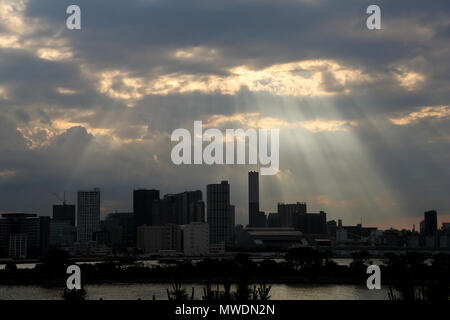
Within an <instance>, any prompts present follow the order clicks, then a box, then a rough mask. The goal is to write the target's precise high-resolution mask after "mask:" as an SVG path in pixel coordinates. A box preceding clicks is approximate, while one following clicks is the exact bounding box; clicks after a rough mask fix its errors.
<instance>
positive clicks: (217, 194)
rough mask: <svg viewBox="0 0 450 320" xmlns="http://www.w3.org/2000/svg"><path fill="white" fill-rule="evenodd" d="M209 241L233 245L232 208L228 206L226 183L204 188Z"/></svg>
mask: <svg viewBox="0 0 450 320" xmlns="http://www.w3.org/2000/svg"><path fill="white" fill-rule="evenodd" d="M206 193H207V194H206V201H207V208H206V211H207V216H208V224H209V239H210V243H212V244H220V243H224V244H226V245H227V246H233V244H234V238H233V233H234V214H235V213H234V206H232V205H230V185H229V184H228V181H222V182H221V183H220V184H208V185H207V186H206Z"/></svg>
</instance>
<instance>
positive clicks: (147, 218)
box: [133, 189, 159, 227]
mask: <svg viewBox="0 0 450 320" xmlns="http://www.w3.org/2000/svg"><path fill="white" fill-rule="evenodd" d="M155 200H159V190H155V189H151V190H148V189H138V190H134V191H133V214H134V221H135V223H136V227H139V226H141V225H144V224H146V225H152V224H153V221H152V210H153V209H152V208H153V201H155Z"/></svg>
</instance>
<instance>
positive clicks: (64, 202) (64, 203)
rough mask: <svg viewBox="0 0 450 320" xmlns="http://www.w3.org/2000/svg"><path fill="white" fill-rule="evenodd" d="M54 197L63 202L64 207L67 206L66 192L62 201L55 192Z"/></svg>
mask: <svg viewBox="0 0 450 320" xmlns="http://www.w3.org/2000/svg"><path fill="white" fill-rule="evenodd" d="M52 195H54V196H55V197H56V199H58V200H59V201H61V203H62V205H63V206H65V205H66V203H67V201H66V192H65V191H64V195H63V198H62V199H61V197H60V196H59V194H57V193H56V192H53V193H52Z"/></svg>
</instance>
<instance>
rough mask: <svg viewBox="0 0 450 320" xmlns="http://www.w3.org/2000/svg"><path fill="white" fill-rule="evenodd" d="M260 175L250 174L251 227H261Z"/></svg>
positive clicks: (249, 216) (254, 172)
mask: <svg viewBox="0 0 450 320" xmlns="http://www.w3.org/2000/svg"><path fill="white" fill-rule="evenodd" d="M259 220H260V219H259V173H258V172H257V171H250V172H249V173H248V224H249V227H251V228H254V227H259Z"/></svg>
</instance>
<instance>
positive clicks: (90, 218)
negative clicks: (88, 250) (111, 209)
mask: <svg viewBox="0 0 450 320" xmlns="http://www.w3.org/2000/svg"><path fill="white" fill-rule="evenodd" d="M77 198H78V203H77V207H78V215H77V234H78V235H77V241H78V242H81V243H87V242H90V241H92V240H93V234H94V232H96V231H98V230H99V227H100V189H98V188H95V189H93V190H80V191H78V197H77Z"/></svg>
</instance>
